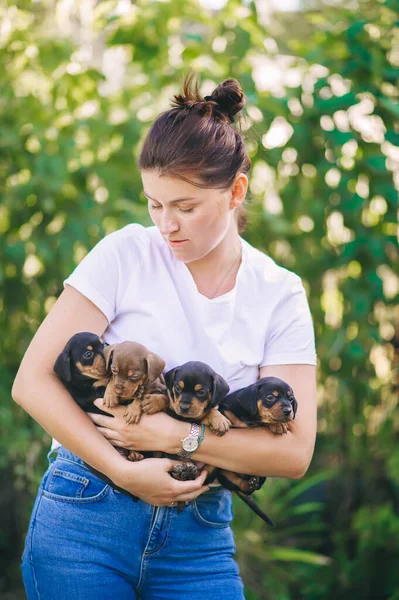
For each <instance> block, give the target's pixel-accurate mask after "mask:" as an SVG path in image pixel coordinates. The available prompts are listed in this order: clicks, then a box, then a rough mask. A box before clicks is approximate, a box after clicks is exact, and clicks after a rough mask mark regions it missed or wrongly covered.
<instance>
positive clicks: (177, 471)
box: [170, 463, 201, 481]
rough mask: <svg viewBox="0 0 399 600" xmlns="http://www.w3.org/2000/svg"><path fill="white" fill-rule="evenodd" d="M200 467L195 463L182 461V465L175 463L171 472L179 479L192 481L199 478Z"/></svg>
mask: <svg viewBox="0 0 399 600" xmlns="http://www.w3.org/2000/svg"><path fill="white" fill-rule="evenodd" d="M200 472H201V471H200V469H199V468H198V467H197V465H194V464H193V463H182V464H180V465H174V466H173V468H172V470H171V471H170V474H171V475H172V477H173V478H174V479H178V480H179V481H191V480H193V479H197V477H198V475H199V474H200Z"/></svg>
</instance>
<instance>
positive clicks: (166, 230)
mask: <svg viewBox="0 0 399 600" xmlns="http://www.w3.org/2000/svg"><path fill="white" fill-rule="evenodd" d="M158 227H159V231H160V232H161V234H162V235H169V234H170V233H173V232H174V231H178V230H179V224H178V223H177V221H176V219H173V218H172V217H170V216H168V215H166V214H165V211H163V215H162V216H161V219H160V221H159V226H158Z"/></svg>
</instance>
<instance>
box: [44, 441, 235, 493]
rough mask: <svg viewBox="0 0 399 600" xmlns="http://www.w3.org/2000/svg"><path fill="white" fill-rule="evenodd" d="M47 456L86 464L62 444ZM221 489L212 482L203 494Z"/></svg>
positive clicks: (51, 459) (221, 488)
mask: <svg viewBox="0 0 399 600" xmlns="http://www.w3.org/2000/svg"><path fill="white" fill-rule="evenodd" d="M47 458H48V460H49V461H50V462H52V461H53V460H55V459H56V458H65V459H66V460H70V461H72V462H75V463H78V464H80V465H83V466H84V467H87V464H86V463H85V461H84V460H82V459H81V458H79V456H76V454H74V453H73V452H71V451H70V450H67V448H65V447H64V446H59V447H58V448H55V449H54V450H50V452H49V453H48V454H47ZM221 491H226V490H225V489H224V488H223V487H222V486H221V485H220V484H216V483H213V484H211V486H210V489H209V490H208V491H207V492H204V493H205V494H214V493H216V492H221Z"/></svg>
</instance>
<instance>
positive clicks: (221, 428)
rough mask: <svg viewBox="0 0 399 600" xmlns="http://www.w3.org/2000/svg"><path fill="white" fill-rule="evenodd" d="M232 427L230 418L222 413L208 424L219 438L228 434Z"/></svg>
mask: <svg viewBox="0 0 399 600" xmlns="http://www.w3.org/2000/svg"><path fill="white" fill-rule="evenodd" d="M230 425H231V423H230V421H229V420H228V418H227V417H225V416H224V415H222V414H221V413H219V414H217V415H216V416H213V417H212V418H211V419H210V420H209V423H208V426H209V429H210V430H211V431H213V433H216V435H218V436H222V435H224V434H225V433H227V432H228V430H229V429H230Z"/></svg>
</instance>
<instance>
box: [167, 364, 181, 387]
mask: <svg viewBox="0 0 399 600" xmlns="http://www.w3.org/2000/svg"><path fill="white" fill-rule="evenodd" d="M178 369H179V367H175V368H174V369H171V370H170V371H168V372H167V373H165V383H166V387H167V388H168V390H169V391H170V392H171V391H172V388H173V384H174V381H175V376H176V373H177V371H178Z"/></svg>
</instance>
